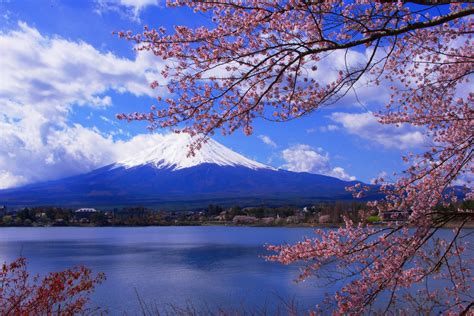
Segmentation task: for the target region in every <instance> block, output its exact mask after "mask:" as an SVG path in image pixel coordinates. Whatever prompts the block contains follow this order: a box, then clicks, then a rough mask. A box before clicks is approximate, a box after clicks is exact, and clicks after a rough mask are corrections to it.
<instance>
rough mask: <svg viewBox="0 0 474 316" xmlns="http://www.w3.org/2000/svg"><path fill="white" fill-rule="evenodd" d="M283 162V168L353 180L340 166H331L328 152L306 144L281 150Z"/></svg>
mask: <svg viewBox="0 0 474 316" xmlns="http://www.w3.org/2000/svg"><path fill="white" fill-rule="evenodd" d="M282 158H283V160H284V161H285V164H284V165H283V166H282V168H283V169H287V170H290V171H296V172H310V173H317V174H323V175H327V176H331V177H336V178H339V179H342V180H351V181H352V180H355V179H356V178H355V177H354V176H350V175H349V174H347V173H346V171H345V170H344V168H342V167H332V166H331V163H330V159H329V154H328V153H327V152H325V151H324V150H323V149H322V148H317V149H315V148H313V147H311V146H309V145H306V144H297V145H294V146H291V147H289V148H287V149H285V150H283V151H282Z"/></svg>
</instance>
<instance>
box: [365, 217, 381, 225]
mask: <svg viewBox="0 0 474 316" xmlns="http://www.w3.org/2000/svg"><path fill="white" fill-rule="evenodd" d="M365 220H366V221H367V222H369V223H375V222H380V221H382V219H381V218H380V217H379V216H377V215H372V216H369V217H367V218H366V219H365Z"/></svg>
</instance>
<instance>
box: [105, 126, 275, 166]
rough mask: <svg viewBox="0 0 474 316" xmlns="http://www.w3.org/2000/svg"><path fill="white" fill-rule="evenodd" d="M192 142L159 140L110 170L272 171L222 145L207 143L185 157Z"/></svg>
mask: <svg viewBox="0 0 474 316" xmlns="http://www.w3.org/2000/svg"><path fill="white" fill-rule="evenodd" d="M192 141H193V138H192V137H191V136H190V135H189V134H185V133H181V134H176V133H171V134H169V135H166V136H164V137H163V140H162V141H161V142H160V143H158V144H156V146H153V147H151V148H148V149H146V150H144V151H142V152H139V153H136V154H134V155H133V157H130V158H128V159H126V160H123V161H120V162H117V163H116V164H115V165H114V167H115V168H118V167H125V168H133V167H137V166H143V165H152V166H153V167H155V168H157V169H171V170H180V169H185V168H190V167H194V166H198V165H200V164H205V163H209V164H216V165H219V166H234V167H237V166H240V167H246V168H250V169H254V170H256V169H273V168H272V167H270V166H267V165H264V164H261V163H259V162H256V161H253V160H250V159H248V158H246V157H244V156H242V155H240V154H238V153H236V152H235V151H232V150H230V149H229V148H227V147H225V146H224V145H222V144H220V143H218V142H216V141H215V140H213V139H209V140H208V141H207V142H206V143H204V144H203V145H202V147H201V149H200V150H197V151H196V152H195V155H194V156H188V151H189V147H188V146H189V145H190V144H191V143H192Z"/></svg>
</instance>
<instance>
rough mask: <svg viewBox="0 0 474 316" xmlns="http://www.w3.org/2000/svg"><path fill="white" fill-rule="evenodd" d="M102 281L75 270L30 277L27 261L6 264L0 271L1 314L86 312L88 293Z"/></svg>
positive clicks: (86, 271)
mask: <svg viewBox="0 0 474 316" xmlns="http://www.w3.org/2000/svg"><path fill="white" fill-rule="evenodd" d="M104 279H105V276H104V275H103V274H98V275H96V276H93V275H92V272H91V270H90V269H88V268H85V267H77V268H73V269H68V270H64V271H61V272H52V273H49V274H48V275H47V276H45V277H44V278H42V279H40V278H39V276H37V275H36V276H30V274H29V273H28V271H27V265H26V259H25V258H19V259H17V260H15V261H13V262H11V263H8V264H7V263H5V264H3V266H2V270H1V271H0V285H1V287H0V314H1V315H52V314H56V315H75V314H79V313H85V312H86V311H87V310H88V309H87V307H86V304H87V302H88V301H89V298H90V294H91V293H92V291H93V290H94V288H95V286H96V285H98V284H100V283H101V282H102V281H103V280H104Z"/></svg>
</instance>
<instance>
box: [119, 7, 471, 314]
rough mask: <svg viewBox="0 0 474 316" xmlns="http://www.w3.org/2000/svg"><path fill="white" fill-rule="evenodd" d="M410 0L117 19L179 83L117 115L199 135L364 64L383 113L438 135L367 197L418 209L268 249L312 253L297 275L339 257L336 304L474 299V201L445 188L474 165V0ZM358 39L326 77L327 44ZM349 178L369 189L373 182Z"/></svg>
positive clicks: (281, 115) (328, 94) (352, 310)
mask: <svg viewBox="0 0 474 316" xmlns="http://www.w3.org/2000/svg"><path fill="white" fill-rule="evenodd" d="M414 2H416V5H414V4H410V1H384V2H371V1H350V2H342V1H337V2H336V1H321V2H320V1H302V0H290V1H265V0H258V1H257V0H253V1H251V0H249V1H185V0H179V1H168V2H167V4H168V5H169V6H170V7H175V6H187V7H189V8H191V9H193V10H194V11H195V12H202V13H206V15H210V16H211V17H212V22H211V26H209V27H204V26H203V27H197V28H190V27H187V26H176V27H175V28H174V30H171V31H168V30H165V29H164V28H159V29H151V28H148V27H145V30H144V32H143V33H142V34H133V33H132V32H119V33H118V35H119V36H120V37H122V38H125V39H128V40H130V41H133V42H135V44H136V45H137V46H136V47H137V50H139V51H149V52H152V53H153V54H154V55H156V56H157V57H158V58H161V59H163V60H166V61H167V62H169V64H168V66H166V67H165V69H164V70H163V72H162V76H163V77H164V78H167V80H168V81H167V82H168V85H167V87H168V90H169V92H170V94H171V97H169V98H168V99H165V100H162V99H161V97H160V96H158V98H157V104H156V105H154V107H153V108H152V110H151V112H150V113H131V114H119V115H118V116H117V118H119V119H126V120H130V121H132V120H146V121H149V123H150V127H151V128H171V129H174V130H176V131H177V132H188V133H191V134H193V135H196V134H199V135H203V136H202V138H201V139H200V141H201V142H202V141H205V139H206V137H208V136H209V135H212V134H213V133H215V132H216V131H217V130H219V131H220V132H222V133H223V134H224V135H227V134H230V133H233V132H235V131H236V130H242V131H244V133H246V134H251V133H252V131H253V130H252V126H253V124H254V121H255V120H256V119H262V118H264V119H266V120H270V121H280V122H282V121H289V120H293V119H296V118H299V117H302V116H305V115H307V114H309V113H312V112H314V111H316V110H317V109H319V108H320V107H322V106H326V105H331V104H334V103H336V102H338V101H339V100H340V99H341V98H343V97H344V96H345V95H346V94H347V93H348V92H349V91H351V90H352V89H357V85H356V83H358V82H359V81H360V80H361V78H364V79H366V80H369V82H370V83H371V84H372V85H379V84H381V82H389V83H390V85H391V91H392V93H391V96H390V100H389V101H387V104H386V109H385V110H384V111H381V112H379V113H377V114H376V116H377V118H378V119H379V121H380V123H381V124H395V125H397V124H411V125H413V126H418V127H420V128H422V129H423V130H424V131H425V133H426V136H427V137H428V138H429V139H430V140H431V143H432V148H429V149H427V150H426V153H424V154H421V155H414V154H407V155H406V156H405V157H403V160H404V161H405V162H407V163H409V164H410V165H409V167H408V168H407V169H406V171H405V172H404V173H402V174H400V175H398V176H397V178H396V181H395V182H394V183H393V184H390V185H387V184H384V185H382V186H381V187H380V189H381V191H382V192H383V193H384V196H385V198H384V199H382V200H380V201H372V202H371V203H370V204H369V205H370V206H371V207H372V208H373V209H374V210H376V211H378V212H379V213H381V214H382V213H385V214H386V213H388V214H390V212H391V211H393V210H397V211H398V212H402V213H404V214H405V215H406V217H407V218H408V219H407V220H406V221H402V222H396V221H394V222H392V223H391V224H388V225H387V226H382V227H368V226H366V225H363V224H357V225H356V224H354V223H352V222H350V221H349V220H348V221H346V225H345V227H341V228H339V229H337V230H316V232H315V233H316V237H315V238H311V239H306V240H303V241H301V242H299V243H297V244H294V245H282V246H269V247H268V248H269V249H270V250H272V251H275V254H274V255H272V256H269V257H268V260H273V261H278V262H281V263H283V264H292V263H295V262H304V263H305V264H306V268H305V269H304V270H303V271H302V273H301V276H300V280H305V279H307V278H308V277H310V276H313V275H319V276H324V275H325V273H324V271H325V268H326V267H334V266H336V267H337V274H331V275H333V278H334V275H337V276H338V277H337V278H339V279H346V280H347V283H346V285H344V286H343V287H342V288H341V289H340V290H339V291H338V292H337V293H335V294H334V296H333V297H332V298H331V299H329V300H328V301H327V302H326V303H327V304H326V305H325V306H326V308H328V307H330V308H333V311H334V313H335V314H354V315H356V314H360V313H363V312H368V311H371V310H372V308H374V306H375V305H377V304H376V303H377V302H379V303H380V304H379V305H377V306H378V308H380V305H382V306H383V307H382V310H381V311H382V312H384V311H387V312H392V313H393V312H400V311H398V309H403V308H406V310H405V313H410V312H415V311H417V312H419V313H423V314H429V313H431V312H433V311H434V310H441V311H442V312H444V313H447V314H458V313H463V312H464V313H466V312H467V311H468V310H469V308H471V307H472V306H473V303H472V302H473V301H474V298H473V293H472V289H471V287H470V285H471V284H472V282H473V279H472V274H471V267H472V264H473V263H474V262H473V260H472V258H466V257H465V256H464V257H463V256H462V254H463V252H464V250H465V249H466V243H465V241H464V238H463V236H464V235H465V234H464V233H463V231H462V228H463V227H465V225H466V224H467V223H468V222H470V221H471V222H472V220H473V218H474V212H473V210H472V209H465V208H464V209H456V208H448V207H447V206H448V205H449V204H450V203H452V202H455V201H456V195H455V194H453V191H452V190H451V191H450V190H449V188H450V187H451V186H452V185H453V184H454V183H455V181H456V180H459V179H469V177H472V173H473V171H474V164H473V142H474V127H473V126H474V124H473V123H474V109H473V104H474V103H473V101H474V93H473V92H472V85H471V83H470V80H471V79H472V74H473V73H474V53H473V45H472V34H473V31H474V28H473V19H472V14H473V13H474V7H473V5H472V4H470V3H469V2H464V3H463V2H460V3H456V4H451V5H443V4H442V3H443V2H444V1H438V2H436V3H433V2H432V1H414ZM169 10H172V9H171V8H170V9H169ZM362 50H363V51H365V52H367V59H366V60H362V61H360V63H356V64H354V63H350V62H349V61H348V60H347V59H345V61H346V63H345V65H344V66H341V67H340V69H337V71H336V72H335V75H334V76H325V75H326V74H322V75H323V77H328V78H325V79H327V80H322V79H321V74H320V72H321V70H320V67H319V65H320V63H321V60H323V59H324V58H325V56H326V55H327V54H330V53H336V52H342V53H343V54H345V55H349V54H351V52H354V51H362ZM158 79H159V78H157V81H155V82H153V83H151V86H152V87H154V88H156V87H158V82H159V80H158ZM200 141H198V142H197V143H196V144H195V145H194V146H193V147H192V148H191V149H190V153H191V154H192V153H193V151H194V150H198V149H199V147H200ZM380 181H381V182H383V179H380ZM465 189H466V192H465V193H466V199H472V198H473V197H474V193H473V190H472V185H471V184H470V183H469V182H468V183H467V184H466V185H465ZM351 190H352V191H353V192H354V194H355V195H356V196H362V195H363V194H364V192H365V191H367V188H366V187H362V186H361V187H354V188H352V189H351ZM443 206H444V207H446V208H444V209H443V208H442V207H443ZM447 223H456V224H457V228H456V229H455V231H454V232H453V234H452V237H451V238H449V239H448V240H443V239H439V238H438V234H437V232H438V231H439V230H440V229H441V227H443V226H445V225H446V224H447ZM435 279H446V280H447V282H448V283H447V284H449V285H447V287H446V289H442V290H434V289H432V288H430V287H429V284H430V282H432V281H433V280H435ZM417 285H423V286H420V287H419V288H420V290H419V291H418V292H417V293H416V294H413V292H412V291H408V289H411V288H413V287H414V286H417ZM383 295H385V296H384V298H385V299H384V301H383V302H380V300H379V298H380V297H381V296H383ZM387 295H388V296H387ZM402 301H403V304H401V305H400V304H398V303H400V302H402ZM401 312H402V313H403V311H401Z"/></svg>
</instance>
